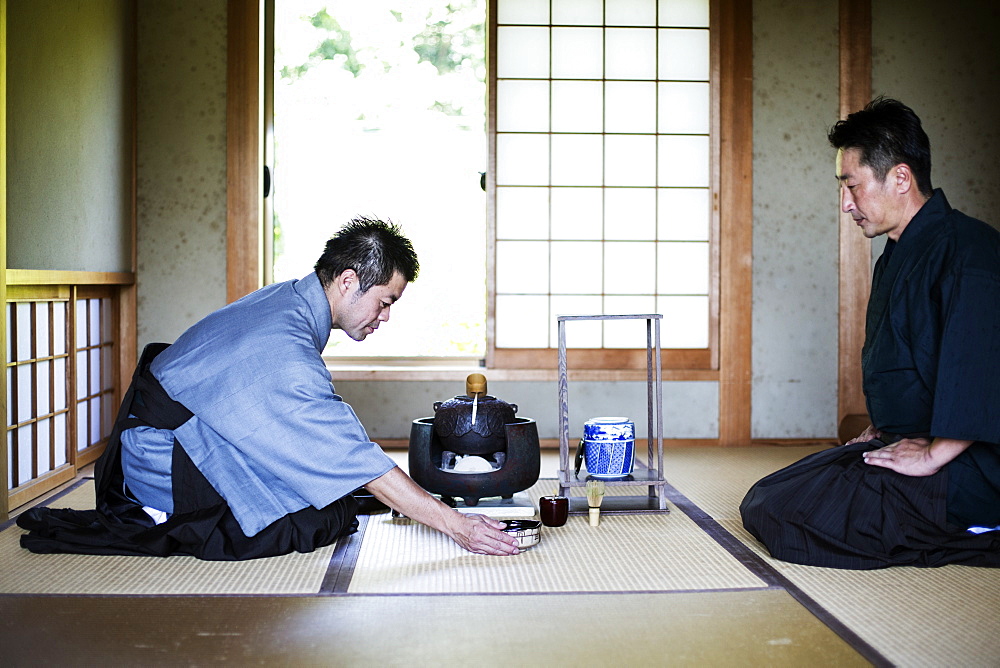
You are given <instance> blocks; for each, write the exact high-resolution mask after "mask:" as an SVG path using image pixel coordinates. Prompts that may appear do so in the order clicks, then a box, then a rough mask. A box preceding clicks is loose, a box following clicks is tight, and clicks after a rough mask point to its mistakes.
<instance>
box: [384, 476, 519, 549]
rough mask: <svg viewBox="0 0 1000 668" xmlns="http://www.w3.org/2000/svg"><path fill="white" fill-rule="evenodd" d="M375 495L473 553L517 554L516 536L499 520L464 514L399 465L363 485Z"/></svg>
mask: <svg viewBox="0 0 1000 668" xmlns="http://www.w3.org/2000/svg"><path fill="white" fill-rule="evenodd" d="M365 487H366V488H367V489H368V491H369V492H371V493H372V494H374V495H375V498H376V499H378V500H379V501H381V502H382V503H384V504H385V505H387V506H389V507H390V508H395V509H396V510H398V511H399V512H401V513H403V514H404V515H406V516H407V517H408V518H410V519H411V520H415V521H417V522H420V523H421V524H426V525H427V526H429V527H431V528H433V529H437V530H438V531H441V532H443V533H444V534H446V535H447V536H449V537H450V538H451V539H452V540H454V541H455V542H456V543H458V544H459V545H461V546H462V547H464V548H465V549H466V550H468V551H470V552H475V553H476V554H492V555H497V556H507V555H511V554H518V553H519V552H520V550H518V549H517V538H515V537H514V536H511V535H510V534H506V533H504V532H503V531H501V530H500V529H501V528H502V527H503V526H505V525H504V524H503V523H502V522H498V521H497V520H494V519H490V518H489V517H483V516H482V515H468V516H467V515H464V514H462V513H460V512H458V511H457V510H455V509H453V508H449V507H448V506H447V505H445V504H444V503H442V502H441V501H439V500H438V499H436V498H434V497H433V496H431V495H430V494H428V493H427V492H425V491H424V490H423V489H422V488H421V487H420V486H419V485H418V484H417V483H415V482H413V479H412V478H410V476H408V475H406V474H405V473H403V472H402V471H401V470H400V469H399V467H395V468H392V469H390V470H389V472H388V473H386V474H384V475H383V476H381V477H380V478H376V479H375V480H372V481H371V482H370V483H368V484H367V485H365Z"/></svg>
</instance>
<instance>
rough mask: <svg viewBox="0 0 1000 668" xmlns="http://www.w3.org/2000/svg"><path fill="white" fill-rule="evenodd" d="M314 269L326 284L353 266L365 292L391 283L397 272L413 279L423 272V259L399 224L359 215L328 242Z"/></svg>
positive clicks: (325, 285) (360, 290)
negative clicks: (418, 258)
mask: <svg viewBox="0 0 1000 668" xmlns="http://www.w3.org/2000/svg"><path fill="white" fill-rule="evenodd" d="M314 269H315V270H316V274H317V275H318V276H319V280H320V282H321V283H322V284H323V287H324V288H325V287H327V286H328V285H329V284H330V283H331V282H332V281H333V279H335V278H336V277H337V276H339V275H340V274H342V273H344V272H345V271H346V270H348V269H353V270H354V273H356V274H357V275H358V290H359V292H361V293H362V294H363V293H365V292H368V290H369V289H370V288H371V287H372V286H375V285H386V284H388V283H389V281H391V280H392V277H393V275H395V273H396V272H399V273H400V274H401V275H402V276H403V278H405V279H406V282H407V283H412V282H413V281H415V280H416V278H417V274H418V273H419V272H420V263H419V262H418V261H417V254H416V252H415V251H414V250H413V244H411V243H410V240H409V239H407V238H406V237H405V236H403V232H402V230H401V229H400V228H399V226H398V225H396V224H395V223H392V222H383V221H381V220H378V219H374V218H366V217H364V216H358V217H357V218H354V219H353V220H351V221H350V222H349V223H347V224H346V225H344V226H343V227H342V228H341V229H340V230H339V231H338V232H337V233H336V234H335V235H333V237H331V238H330V240H329V241H327V242H326V248H325V249H324V251H323V254H322V255H321V256H320V258H319V260H317V261H316V266H315V267H314Z"/></svg>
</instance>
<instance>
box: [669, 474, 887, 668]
mask: <svg viewBox="0 0 1000 668" xmlns="http://www.w3.org/2000/svg"><path fill="white" fill-rule="evenodd" d="M664 493H665V494H666V496H667V499H668V500H669V501H670V502H671V503H672V504H674V505H675V506H677V508H678V509H679V510H680V511H681V512H683V513H684V514H685V515H687V516H688V517H689V518H691V521H693V522H694V523H695V524H697V525H698V527H699V528H701V530H702V531H704V532H705V533H707V534H708V535H709V536H710V537H711V538H712V539H713V540H714V541H715V542H716V543H718V544H719V545H720V546H722V548H723V549H724V550H726V552H728V553H729V554H731V555H732V556H733V557H734V558H735V559H737V560H738V561H739V562H740V563H741V564H743V565H744V566H745V567H746V568H747V569H748V570H750V571H751V572H752V573H753V574H754V575H756V576H757V577H759V578H760V579H761V580H763V581H764V582H766V583H767V584H769V585H771V586H773V587H776V588H779V589H784V590H785V591H787V592H788V594H789V595H790V596H791V597H792V598H794V599H795V600H796V601H798V602H799V603H800V604H801V605H802V606H803V607H804V608H805V609H806V610H808V611H809V612H811V613H812V614H813V615H815V616H816V618H817V619H819V620H820V621H821V622H823V623H824V624H825V625H826V626H827V628H829V629H830V630H831V631H833V632H834V633H836V634H837V635H838V636H840V638H841V639H842V640H843V641H844V642H846V643H847V644H848V645H850V646H851V647H852V648H853V649H854V650H855V651H856V652H857V653H858V654H860V655H861V656H863V657H864V658H865V659H867V660H868V661H870V662H871V663H872V664H873V665H875V666H892V665H894V664H893V663H892V662H891V661H889V660H888V659H887V658H885V657H884V656H882V654H881V653H880V652H879V651H878V650H876V649H875V648H874V647H872V646H871V645H870V644H868V643H867V642H866V641H865V640H864V639H862V638H861V637H860V636H859V635H858V634H857V633H855V632H854V631H852V630H851V629H850V628H848V627H847V626H846V625H845V624H844V623H843V622H841V621H840V620H839V619H837V618H836V617H835V616H834V615H833V614H832V613H831V612H829V611H828V610H827V609H826V608H824V607H823V606H822V605H820V604H819V603H818V602H816V601H815V600H814V599H813V598H812V597H811V596H809V595H808V594H807V593H805V592H804V591H802V590H801V589H800V588H799V587H798V585H796V584H795V583H794V582H792V581H791V580H789V579H788V578H786V577H785V576H784V575H782V574H781V573H780V572H778V571H777V570H776V569H775V568H774V567H773V566H771V565H770V564H769V563H767V562H766V561H764V560H763V559H761V558H760V557H759V556H758V555H757V554H756V553H755V552H754V551H753V550H751V549H750V548H749V547H747V546H746V545H744V544H743V542H742V541H740V540H739V539H738V538H736V536H734V535H733V534H731V533H729V532H728V531H726V529H725V528H724V527H723V526H722V525H721V524H719V523H718V522H716V521H715V519H714V518H712V516H711V515H709V514H708V513H706V512H705V511H703V510H702V509H701V508H699V507H698V506H697V505H695V504H694V503H693V502H692V501H691V500H690V499H688V498H687V497H686V496H684V495H683V494H682V493H681V492H680V491H678V490H677V489H676V488H675V487H673V486H672V485H671V484H670V483H667V484H666V485H664Z"/></svg>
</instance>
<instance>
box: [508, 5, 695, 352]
mask: <svg viewBox="0 0 1000 668" xmlns="http://www.w3.org/2000/svg"><path fill="white" fill-rule="evenodd" d="M497 18H498V25H497V66H496V75H497V99H496V105H497V106H496V110H497V115H496V132H497V141H496V184H497V191H496V227H495V230H496V258H495V278H496V282H495V286H496V311H495V314H496V331H495V343H496V347H498V348H545V347H556V345H557V342H556V334H555V317H556V316H557V315H560V314H567V313H648V312H656V313H662V314H663V315H664V323H665V325H666V326H665V327H664V330H663V333H662V337H663V345H664V346H665V347H670V348H704V347H707V346H708V344H709V331H708V327H709V308H710V304H709V291H710V284H711V271H712V267H711V261H710V257H711V249H710V245H711V243H712V240H711V238H710V229H711V225H710V220H711V210H710V201H711V197H710V190H709V189H710V187H711V176H710V167H711V158H710V150H711V142H710V138H709V131H710V117H711V116H710V105H711V100H710V82H709V72H710V50H709V25H708V20H709V6H708V0H552V1H551V2H543V1H537V2H532V1H529V0H498V3H497ZM587 325H588V326H586V327H584V326H581V327H579V328H573V329H572V331H568V332H567V336H568V337H569V338H568V339H567V345H568V346H569V347H571V348H572V347H584V348H601V347H604V348H633V347H638V348H642V347H645V344H646V342H645V332H644V331H643V330H642V328H629V327H627V326H623V325H622V323H619V322H614V321H605V322H600V321H595V322H592V323H587Z"/></svg>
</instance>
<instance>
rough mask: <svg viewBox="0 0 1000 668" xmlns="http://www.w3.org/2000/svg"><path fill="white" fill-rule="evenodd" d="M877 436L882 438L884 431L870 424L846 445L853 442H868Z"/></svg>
mask: <svg viewBox="0 0 1000 668" xmlns="http://www.w3.org/2000/svg"><path fill="white" fill-rule="evenodd" d="M876 438H882V432H881V431H879V430H878V429H876V428H875V425H873V424H870V425H868V427H866V428H865V430H864V431H863V432H861V435H860V436H855V437H854V438H852V439H851V440H849V441H848V442H847V443H844V445H851V444H852V443H866V442H868V441H873V440H875V439H876Z"/></svg>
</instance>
